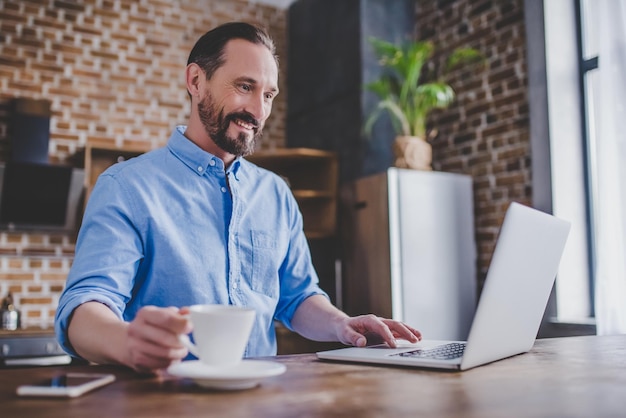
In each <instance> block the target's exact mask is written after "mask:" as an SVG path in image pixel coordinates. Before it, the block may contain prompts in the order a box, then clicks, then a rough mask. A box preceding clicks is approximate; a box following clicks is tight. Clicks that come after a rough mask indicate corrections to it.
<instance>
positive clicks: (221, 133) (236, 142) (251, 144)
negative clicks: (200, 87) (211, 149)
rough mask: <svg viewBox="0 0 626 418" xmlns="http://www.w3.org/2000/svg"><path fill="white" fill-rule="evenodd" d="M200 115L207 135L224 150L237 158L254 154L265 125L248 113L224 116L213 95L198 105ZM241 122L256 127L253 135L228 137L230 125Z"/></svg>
mask: <svg viewBox="0 0 626 418" xmlns="http://www.w3.org/2000/svg"><path fill="white" fill-rule="evenodd" d="M198 115H199V116H200V121H201V122H202V126H204V130H205V132H206V133H207V135H208V136H209V137H210V138H211V139H212V140H213V142H215V144H216V145H217V146H218V147H220V148H221V149H222V150H224V151H226V152H227V153H229V154H232V155H235V156H237V157H244V156H246V155H250V154H252V153H253V152H254V150H255V148H256V144H257V143H258V141H259V139H260V138H261V136H262V135H263V125H262V124H260V123H259V121H257V120H256V119H255V118H254V117H253V116H252V115H251V114H250V113H248V112H233V113H229V114H227V115H224V109H221V110H218V108H217V104H216V103H215V101H214V100H213V96H211V93H207V95H206V97H205V98H204V99H202V101H200V102H199V103H198ZM236 120H241V121H243V122H245V123H248V124H250V125H253V126H254V129H253V134H246V133H245V132H240V133H239V134H238V135H237V137H235V138H233V137H231V136H229V135H228V128H229V127H230V123H231V122H233V123H235V121H236Z"/></svg>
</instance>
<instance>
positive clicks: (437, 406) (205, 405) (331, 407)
mask: <svg viewBox="0 0 626 418" xmlns="http://www.w3.org/2000/svg"><path fill="white" fill-rule="evenodd" d="M274 360H276V361H279V362H282V363H284V364H286V365H287V372H286V373H285V374H283V375H281V376H277V377H272V378H269V379H266V380H264V381H263V382H262V384H261V386H259V387H257V388H254V389H250V390H244V391H237V392H223V391H211V390H207V389H202V388H200V387H197V386H195V385H194V384H193V383H192V382H191V381H188V380H186V379H182V380H180V379H177V378H174V377H172V376H169V375H161V376H141V375H138V374H135V373H133V372H131V371H129V370H126V369H123V368H118V367H111V366H52V367H38V368H13V369H3V370H0V415H1V416H3V417H20V418H23V417H44V416H45V417H53V416H59V417H81V418H85V417H88V418H94V417H100V416H106V417H199V416H220V417H259V418H262V417H334V416H342V417H391V416H410V417H421V416H426V417H433V416H436V417H459V416H467V417H481V418H485V417H515V416H519V417H586V418H587V417H617V416H626V335H622V336H610V337H609V336H607V337H596V336H591V337H571V338H555V339H545V340H538V341H537V343H536V344H535V347H534V348H533V349H532V350H531V352H529V353H527V354H524V355H520V356H516V357H513V358H510V359H506V360H502V361H499V362H496V363H493V364H489V365H486V366H482V367H478V368H475V369H472V370H468V371H465V372H443V371H427V370H420V369H402V368H397V367H381V366H369V365H355V364H344V363H332V362H323V361H320V360H317V358H316V357H315V355H313V354H303V355H290V356H279V357H276V358H274ZM69 369H71V370H75V371H84V370H88V371H98V372H112V373H115V374H116V375H117V381H116V382H114V383H113V384H111V385H109V386H106V387H104V388H101V389H99V390H97V391H95V392H91V393H89V394H87V395H84V396H83V397H80V398H76V399H39V398H38V399H28V398H19V397H17V396H16V395H15V389H16V388H17V386H18V385H20V384H25V383H29V382H33V381H36V380H39V379H41V378H45V377H50V376H52V375H54V374H55V373H57V372H59V371H63V370H69ZM403 414H406V415H403Z"/></svg>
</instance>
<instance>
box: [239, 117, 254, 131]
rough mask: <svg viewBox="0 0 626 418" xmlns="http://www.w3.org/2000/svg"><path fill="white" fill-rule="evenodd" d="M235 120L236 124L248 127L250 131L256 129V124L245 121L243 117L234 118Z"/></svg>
mask: <svg viewBox="0 0 626 418" xmlns="http://www.w3.org/2000/svg"><path fill="white" fill-rule="evenodd" d="M233 122H234V123H235V125H237V126H240V127H242V128H244V129H247V130H249V131H252V130H255V129H256V125H255V124H252V123H248V122H244V121H242V120H241V119H234V120H233Z"/></svg>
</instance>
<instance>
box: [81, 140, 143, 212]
mask: <svg viewBox="0 0 626 418" xmlns="http://www.w3.org/2000/svg"><path fill="white" fill-rule="evenodd" d="M149 150H150V148H149V147H147V146H146V147H142V146H132V147H129V146H127V147H125V148H118V147H115V146H113V145H110V146H108V145H92V144H89V143H87V145H86V146H85V150H84V153H85V155H84V164H85V202H87V199H89V195H90V194H91V190H92V189H93V186H94V185H95V184H96V180H98V176H99V175H100V174H102V172H104V170H106V169H107V168H109V167H110V166H112V165H113V164H115V163H117V162H120V161H124V160H128V159H130V158H133V157H136V156H138V155H140V154H143V153H144V152H147V151H149Z"/></svg>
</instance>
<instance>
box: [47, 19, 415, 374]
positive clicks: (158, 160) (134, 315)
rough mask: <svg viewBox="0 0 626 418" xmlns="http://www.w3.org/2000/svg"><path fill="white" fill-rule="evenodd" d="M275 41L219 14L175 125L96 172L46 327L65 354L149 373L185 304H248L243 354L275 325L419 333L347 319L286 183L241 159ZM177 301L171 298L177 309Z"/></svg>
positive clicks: (360, 333) (349, 332) (176, 348)
mask: <svg viewBox="0 0 626 418" xmlns="http://www.w3.org/2000/svg"><path fill="white" fill-rule="evenodd" d="M274 51H275V50H274V45H273V43H272V40H271V39H270V38H269V37H268V35H267V34H266V33H265V32H263V31H262V30H260V29H258V28H256V27H254V26H252V25H249V24H246V23H229V24H226V25H222V26H220V27H217V28H215V29H214V30H212V31H210V32H208V33H206V34H205V35H204V36H202V37H201V38H200V39H199V40H198V42H197V43H196V45H195V46H194V48H193V49H192V51H191V54H190V56H189V60H188V65H187V67H186V71H185V77H186V83H187V90H188V93H189V96H190V98H191V114H190V117H189V121H188V124H187V126H186V127H184V126H180V127H177V128H176V129H175V130H174V132H173V133H172V135H171V137H170V139H169V141H168V143H167V145H166V146H165V147H163V148H160V149H157V150H154V151H152V152H149V153H146V154H144V155H142V156H140V157H137V158H134V159H131V160H129V161H126V162H124V163H120V164H116V165H114V166H113V167H110V168H109V169H108V170H107V171H106V172H105V173H103V174H102V175H101V176H100V178H99V179H98V181H97V183H96V185H95V187H94V190H93V192H92V193H91V197H90V199H89V202H88V205H87V208H86V211H85V215H84V219H83V224H82V227H81V230H80V232H79V236H78V239H77V242H76V256H75V259H74V263H73V265H72V268H71V271H70V274H69V276H68V280H67V286H66V289H65V291H64V292H63V294H62V296H61V299H60V301H59V308H58V309H57V317H56V321H55V328H56V332H57V336H58V339H59V341H60V343H61V345H62V346H63V347H64V348H65V350H67V351H68V352H69V353H71V354H73V355H77V356H81V357H83V358H85V359H87V360H90V361H93V362H96V363H114V364H123V365H126V366H129V367H132V368H134V369H135V370H138V371H155V370H158V369H163V368H166V367H168V366H169V365H170V364H171V363H172V362H175V361H179V360H181V359H184V358H185V357H186V356H187V355H188V352H187V349H186V348H185V347H184V346H183V345H182V344H181V343H180V340H179V335H180V334H183V333H189V332H190V331H191V324H190V322H189V320H188V319H187V317H186V316H185V315H184V314H185V313H186V312H187V310H186V309H185V308H184V307H186V306H189V305H192V304H198V303H219V304H231V305H242V306H249V307H253V308H254V309H255V310H256V312H257V315H256V322H255V325H254V328H253V331H252V333H251V336H250V340H249V343H248V346H247V348H246V353H245V356H246V357H252V356H268V355H274V354H276V336H275V331H274V325H273V324H274V320H275V319H276V320H279V321H281V322H283V323H284V324H285V325H286V326H287V327H288V328H290V329H292V330H294V331H296V332H298V333H300V334H301V335H303V336H305V337H307V338H310V339H314V340H320V341H341V342H343V343H345V344H352V345H357V346H363V345H365V344H366V339H367V336H368V335H370V334H374V335H377V336H378V337H380V338H382V339H383V340H384V341H386V342H387V343H388V344H389V345H391V346H394V345H395V339H396V338H403V339H407V340H410V341H417V340H418V339H419V338H420V333H419V332H418V331H417V330H415V329H413V328H411V327H409V326H408V325H405V324H403V323H400V322H397V321H392V320H388V319H383V318H378V317H376V316H374V315H364V316H358V317H353V318H350V317H348V316H347V315H346V314H345V313H343V312H341V311H340V310H338V309H337V308H335V307H334V306H333V305H332V304H331V303H330V302H329V300H328V297H327V295H326V294H325V293H324V292H323V291H322V290H321V289H320V288H319V287H318V284H317V283H318V279H317V275H316V273H315V271H314V269H313V266H312V264H311V258H310V254H309V249H308V246H307V242H306V239H305V236H304V233H303V230H302V216H301V214H300V212H299V210H298V207H297V204H296V202H295V200H294V198H293V196H292V194H291V192H290V190H289V188H288V186H287V185H286V183H285V182H284V181H283V180H282V179H280V178H279V177H278V176H276V175H275V174H273V173H270V172H269V171H267V170H263V169H261V168H259V167H257V166H255V165H253V164H251V163H250V162H248V161H247V160H245V159H244V158H241V157H242V156H245V155H247V154H249V153H251V152H252V151H253V150H254V146H255V143H256V141H257V140H258V138H259V137H260V135H261V131H262V129H263V125H264V123H265V121H266V119H267V118H268V116H269V115H270V111H271V107H272V101H273V99H274V98H275V97H276V95H277V94H278V86H277V81H278V62H277V59H276V57H275V55H274ZM181 307H183V308H182V309H181Z"/></svg>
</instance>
